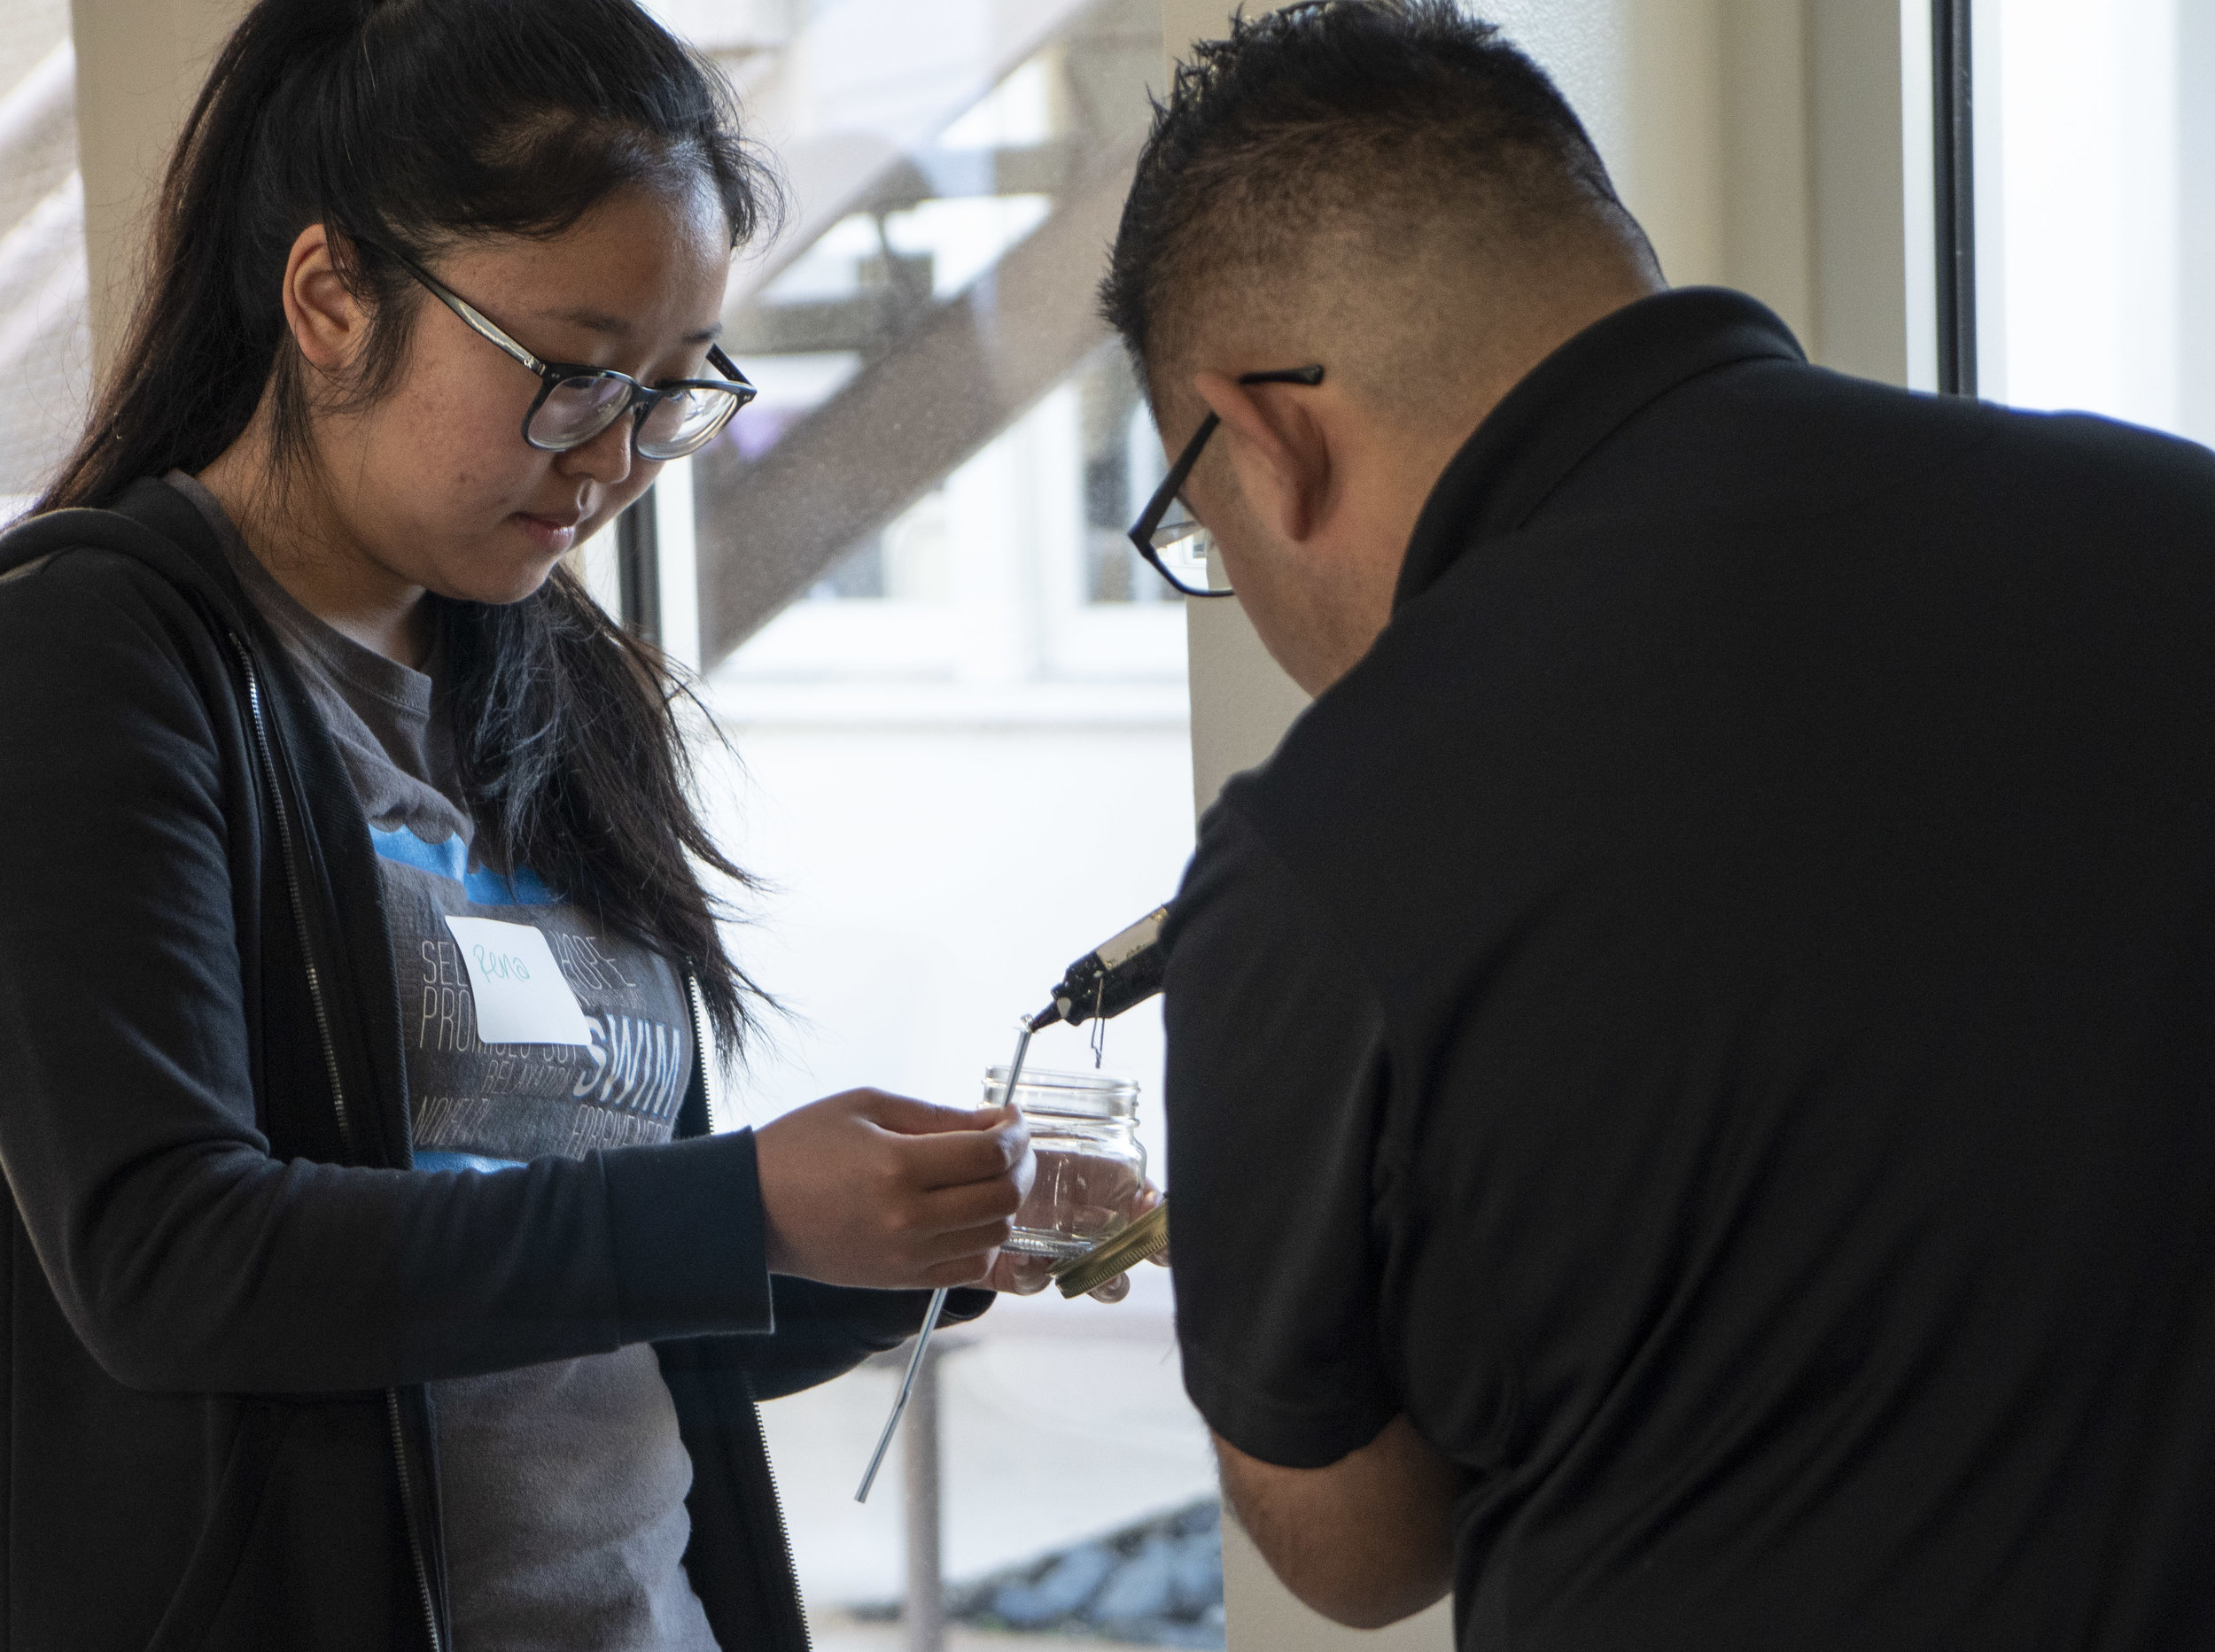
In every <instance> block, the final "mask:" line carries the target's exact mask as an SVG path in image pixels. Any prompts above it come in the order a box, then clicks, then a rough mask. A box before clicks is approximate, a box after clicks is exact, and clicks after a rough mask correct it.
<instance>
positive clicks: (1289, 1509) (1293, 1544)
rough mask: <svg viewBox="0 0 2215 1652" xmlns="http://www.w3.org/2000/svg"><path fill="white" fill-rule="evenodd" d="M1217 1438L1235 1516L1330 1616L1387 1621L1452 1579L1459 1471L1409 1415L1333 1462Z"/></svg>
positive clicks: (1291, 1585) (1353, 1623)
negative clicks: (1247, 1449) (1257, 1452)
mask: <svg viewBox="0 0 2215 1652" xmlns="http://www.w3.org/2000/svg"><path fill="white" fill-rule="evenodd" d="M1215 1442H1216V1460H1217V1462H1219V1463H1220V1464H1221V1465H1222V1469H1223V1490H1224V1495H1225V1496H1227V1497H1228V1498H1229V1499H1230V1501H1231V1506H1232V1509H1233V1510H1234V1511H1235V1512H1236V1513H1237V1515H1238V1517H1239V1524H1240V1525H1242V1526H1244V1527H1245V1528H1246V1530H1247V1533H1248V1535H1250V1536H1251V1537H1252V1538H1253V1540H1254V1544H1255V1547H1257V1548H1259V1549H1260V1550H1261V1551H1262V1557H1263V1559H1264V1560H1266V1561H1268V1562H1269V1566H1270V1570H1271V1571H1274V1572H1275V1573H1276V1574H1277V1576H1278V1578H1281V1579H1283V1581H1284V1585H1285V1586H1286V1588H1287V1589H1290V1590H1291V1591H1292V1592H1293V1593H1294V1594H1296V1595H1298V1596H1299V1597H1300V1598H1301V1599H1302V1600H1303V1601H1305V1602H1307V1603H1308V1604H1309V1605H1310V1606H1312V1607H1313V1608H1315V1609H1316V1610H1317V1611H1318V1612H1320V1613H1322V1614H1323V1615H1324V1617H1328V1618H1330V1619H1331V1620H1332V1621H1333V1622H1334V1623H1341V1624H1344V1625H1346V1626H1347V1627H1348V1628H1349V1629H1381V1628H1383V1627H1384V1626H1385V1625H1387V1624H1396V1623H1398V1622H1399V1621H1400V1619H1402V1618H1403V1617H1413V1616H1414V1615H1415V1614H1416V1613H1417V1612H1419V1611H1421V1610H1422V1609H1424V1608H1425V1607H1426V1606H1428V1605H1429V1604H1430V1603H1431V1602H1434V1601H1435V1600H1437V1599H1438V1598H1439V1597H1440V1596H1441V1595H1442V1594H1445V1593H1446V1591H1447V1590H1449V1589H1450V1588H1452V1587H1453V1584H1454V1544H1453V1509H1454V1497H1455V1493H1457V1491H1459V1489H1460V1485H1461V1474H1460V1471H1459V1470H1457V1469H1456V1468H1455V1467H1454V1466H1453V1465H1452V1464H1451V1463H1449V1462H1447V1461H1446V1459H1445V1458H1443V1457H1442V1456H1440V1455H1439V1454H1438V1453H1437V1452H1436V1451H1435V1450H1434V1448H1433V1447H1432V1446H1431V1445H1430V1444H1429V1442H1428V1441H1426V1440H1425V1439H1423V1437H1422V1436H1421V1435H1419V1434H1418V1433H1417V1432H1416V1431H1415V1428H1414V1425H1413V1424H1412V1423H1410V1422H1409V1421H1408V1420H1407V1418H1406V1416H1405V1415H1401V1416H1396V1417H1395V1418H1393V1419H1392V1421H1391V1422H1389V1423H1387V1424H1386V1425H1385V1428H1384V1431H1383V1432H1382V1433H1380V1434H1379V1435H1378V1436H1377V1438H1376V1439H1372V1440H1371V1441H1370V1442H1369V1444H1367V1445H1366V1446H1363V1447H1362V1448H1361V1449H1360V1450H1359V1451H1356V1452H1351V1453H1349V1454H1347V1455H1346V1456H1343V1457H1341V1458H1340V1459H1339V1460H1338V1461H1337V1462H1334V1463H1333V1464H1331V1466H1330V1467H1328V1468H1327V1469H1282V1468H1278V1466H1277V1465H1276V1464H1274V1463H1269V1462H1262V1461H1261V1460H1260V1459H1259V1458H1257V1457H1249V1456H1247V1454H1245V1453H1244V1452H1242V1451H1240V1449H1239V1448H1238V1447H1237V1446H1233V1445H1232V1444H1231V1443H1230V1442H1229V1441H1228V1440H1226V1439H1224V1438H1223V1437H1222V1436H1221V1435H1220V1434H1218V1435H1216V1437H1215Z"/></svg>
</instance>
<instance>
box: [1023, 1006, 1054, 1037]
mask: <svg viewBox="0 0 2215 1652" xmlns="http://www.w3.org/2000/svg"><path fill="white" fill-rule="evenodd" d="M1058 1020H1061V1011H1059V1010H1057V1009H1055V1008H1054V1007H1053V1005H1052V1004H1047V1005H1046V1007H1045V1009H1043V1010H1041V1011H1039V1012H1038V1014H1036V1015H1034V1016H1032V1017H1031V1018H1030V1020H1029V1021H1027V1022H1025V1023H1024V1026H1025V1027H1026V1028H1028V1029H1029V1030H1030V1031H1031V1032H1034V1033H1035V1032H1038V1030H1039V1029H1040V1028H1047V1027H1051V1026H1053V1024H1054V1022H1056V1021H1058Z"/></svg>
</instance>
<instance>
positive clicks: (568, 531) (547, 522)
mask: <svg viewBox="0 0 2215 1652" xmlns="http://www.w3.org/2000/svg"><path fill="white" fill-rule="evenodd" d="M515 519H516V520H517V522H519V523H521V524H523V531H525V533H527V534H529V535H530V536H531V537H532V539H536V540H537V541H538V542H539V543H540V545H541V546H543V547H546V549H548V550H549V551H551V552H553V553H554V554H555V555H557V556H558V555H561V554H562V553H563V552H564V551H566V550H568V549H569V547H571V545H573V544H575V543H576V542H577V524H579V522H581V521H583V520H584V518H583V517H581V516H532V514H531V513H530V512H529V511H527V510H519V511H517V512H516V518H515Z"/></svg>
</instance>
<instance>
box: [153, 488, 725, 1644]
mask: <svg viewBox="0 0 2215 1652" xmlns="http://www.w3.org/2000/svg"><path fill="white" fill-rule="evenodd" d="M167 479H168V481H169V483H170V484H171V485H173V486H175V488H176V489H177V490H178V491H179V492H182V493H183V494H184V495H185V497H186V498H188V499H190V500H191V501H192V502H193V504H194V505H195V506H197V507H198V508H199V510H200V513H201V515H202V516H205V517H206V519H207V521H208V523H209V524H210V525H211V526H213V527H214V530H215V533H216V537H217V538H218V539H221V541H222V545H223V548H224V551H225V553H226V554H227V555H229V558H230V561H231V563H232V565H233V567H234V568H235V569H236V570H237V574H238V578H239V579H240V581H241V583H242V584H243V585H244V586H245V589H246V593H247V594H248V596H249V597H250V598H251V599H252V600H253V603H254V605H255V606H256V607H257V608H258V609H260V611H261V613H262V615H263V616H264V617H266V618H267V619H268V622H269V624H270V625H271V627H272V628H273V629H274V630H275V631H276V633H277V636H278V637H279V638H280V639H281V640H283V642H284V647H285V651H286V653H287V654H288V655H290V656H291V661H292V663H293V665H294V667H295V668H296V669H297V670H298V671H299V674H300V677H301V679H302V681H303V682H304V683H305V684H306V686H307V691H308V694H309V695H310V696H311V697H312V698H313V699H314V701H315V705H316V708H317V709H318V710H320V711H321V712H322V713H323V719H324V722H325V724H326V725H328V726H329V728H330V733H331V735H332V738H333V739H334V740H336V741H337V742H338V749H339V752H340V754H341V755H342V756H343V757H344V758H345V760H346V772H347V775H348V777H349V778H350V779H352V780H353V782H354V790H355V791H356V792H357V793H358V794H359V795H360V797H361V805H362V809H363V810H364V812H366V813H367V814H368V816H369V835H370V838H371V841H372V842H373V843H374V845H375V847H376V849H377V872H378V876H379V880H380V881H381V882H382V884H383V888H384V895H385V919H386V922H387V924H388V926H389V927H390V929H391V931H392V954H393V957H394V958H395V959H396V960H397V961H398V965H399V969H400V1001H401V1004H402V1006H403V1011H404V1012H405V1014H406V1020H407V1043H408V1106H409V1113H410V1121H411V1130H412V1136H413V1140H414V1145H415V1153H416V1165H417V1167H419V1168H423V1169H430V1170H468V1171H477V1172H480V1173H483V1174H492V1175H497V1174H499V1173H501V1171H502V1170H504V1169H509V1168H510V1167H513V1166H515V1165H517V1164H519V1163H522V1162H524V1161H525V1160H530V1159H532V1158H535V1157H538V1156H540V1155H541V1154H554V1153H558V1154H563V1155H565V1156H568V1157H571V1158H579V1157H582V1156H583V1155H584V1154H585V1153H586V1152H589V1151H591V1150H592V1149H594V1148H595V1147H602V1146H618V1145H624V1144H631V1143H636V1142H660V1141H667V1140H668V1139H669V1137H670V1135H671V1133H672V1129H673V1128H674V1127H675V1123H676V1117H677V1109H678V1107H679V1106H680V1105H681V1104H682V1102H683V1100H684V1094H685V1089H686V1085H687V1082H688V1078H689V1076H690V1074H691V1067H692V1055H693V1035H692V1021H691V1017H690V1014H689V1013H688V1002H687V994H686V990H685V985H684V982H683V981H681V980H680V978H679V977H678V975H677V973H676V972H675V971H674V970H672V968H671V967H670V966H669V964H668V962H667V960H665V959H664V958H660V957H658V956H657V955H656V954H654V953H652V952H650V951H649V950H646V949H645V948H642V947H640V946H638V945H636V944H635V943H633V942H629V941H626V940H625V939H624V938H622V937H620V936H618V935H610V934H608V933H607V932H606V931H605V930H604V929H602V928H601V927H599V926H597V925H595V923H594V922H593V921H592V919H590V917H589V916H588V915H587V913H585V912H583V911H579V909H578V908H577V907H575V906H573V905H571V904H568V903H566V902H564V901H563V900H562V899H561V897H560V896H558V895H556V893H555V892H554V891H552V890H550V889H548V888H546V887H545V885H544V884H543V883H541V882H540V880H539V879H538V878H536V877H535V876H533V875H532V873H530V872H529V871H528V870H523V869H518V870H517V871H516V872H515V873H513V874H512V875H511V876H510V875H502V874H501V873H499V872H496V871H494V870H492V869H491V868H488V867H486V866H485V865H481V864H473V857H472V855H471V853H470V846H471V843H472V842H473V839H474V836H475V832H474V823H473V822H472V821H471V819H470V814H469V811H468V810H467V809H466V807H465V806H464V805H463V803H462V798H461V795H460V787H459V786H458V784H457V783H456V780H455V771H454V758H453V751H452V748H451V745H450V743H449V741H448V735H447V718H446V717H445V716H444V715H443V707H442V706H440V705H439V702H438V691H437V686H436V684H435V682H434V680H433V679H432V678H431V676H428V675H426V674H425V673H424V672H421V671H411V670H409V669H408V667H407V666H404V665H401V664H400V663H398V662H396V661H392V660H388V659H386V658H385V656H384V655H380V654H378V653H377V652H376V651H374V650H373V649H370V648H364V647H362V646H361V644H359V643H357V642H354V641H353V640H350V639H348V638H346V637H345V636H343V635H341V634H340V633H339V632H337V631H335V630H333V629H332V628H331V627H330V625H327V624H324V623H323V621H322V620H320V619H318V618H316V617H315V615H313V614H311V613H309V612H308V611H307V609H304V608H302V607H301V606H300V605H299V602H297V601H294V600H293V598H292V597H291V594H290V593H287V592H286V591H285V589H284V586H281V585H279V584H278V583H277V582H276V579H275V578H272V577H271V575H270V574H269V572H268V570H267V569H266V568H264V567H263V566H262V565H261V563H260V562H259V561H258V560H257V559H256V558H255V557H254V555H253V553H252V552H251V551H249V550H248V549H247V547H246V545H245V541H244V540H243V539H241V538H240V537H239V534H238V531H237V528H236V527H235V526H234V525H233V524H232V523H231V521H230V518H229V516H228V515H226V514H225V512H224V510H223V508H222V507H221V505H220V504H218V503H217V502H216V500H215V499H214V495H213V494H211V493H209V492H208V491H207V490H206V488H205V487H203V486H202V485H200V484H199V483H198V481H197V480H196V479H194V478H193V477H189V476H185V475H183V474H182V473H172V474H171V475H170V477H168V478H167ZM449 916H453V917H471V918H491V919H498V920H500V921H502V922H508V923H523V924H530V925H532V926H533V927H536V928H538V929H539V930H540V932H541V933H543V934H544V935H545V936H546V937H547V942H548V946H549V947H550V948H551V950H552V951H553V954H554V958H555V960H556V963H557V964H558V965H559V966H561V970H562V973H563V978H564V979H565V980H566V981H568V983H569V985H570V988H571V990H572V991H573V992H574V993H575V994H576V996H577V1000H578V1005H579V1008H580V1009H581V1010H582V1011H583V1012H584V1014H585V1017H586V1021H587V1027H588V1028H589V1031H590V1035H591V1038H592V1043H589V1044H585V1045H571V1044H551V1045H539V1044H487V1043H484V1042H483V1041H482V1040H480V1039H479V1038H478V1036H477V1028H476V1021H475V1012H474V1004H473V1001H472V998H471V996H470V983H469V975H468V971H467V970H466V969H465V968H463V967H462V959H461V958H460V956H459V951H458V948H457V947H456V945H455V939H454V936H453V935H452V933H451V932H450V931H449V930H448V929H447V927H446V923H445V919H447V917H449ZM431 1400H432V1407H433V1410H434V1413H435V1415H437V1417H438V1421H439V1470H440V1481H441V1505H442V1510H443V1514H444V1524H445V1530H446V1555H447V1594H448V1599H449V1601H450V1602H451V1604H452V1607H453V1613H454V1639H455V1652H525V1648H530V1649H532V1652H571V1649H572V1648H573V1649H574V1652H587V1648H589V1652H715V1647H716V1642H715V1637H714V1635H713V1634H712V1633H711V1631H710V1630H709V1628H708V1622H707V1617H706V1614H705V1613H703V1611H702V1610H701V1608H700V1602H699V1601H698V1599H697V1597H696V1596H695V1595H694V1594H693V1592H692V1586H691V1582H690V1580H689V1579H688V1578H687V1577H686V1575H685V1570H684V1552H685V1546H686V1544H687V1542H688V1540H689V1539H690V1537H691V1530H692V1528H691V1520H690V1516H688V1513H687V1510H686V1508H685V1494H686V1493H688V1491H690V1490H691V1487H692V1460H691V1458H690V1456H689V1455H688V1454H687V1453H686V1451H685V1447H684V1443H683V1441H682V1440H681V1439H680V1438H679V1437H678V1432H677V1414H676V1409H675V1408H674V1406H673V1405H672V1402H671V1400H670V1397H669V1390H668V1388H667V1386H666V1385H665V1384H664V1383H663V1381H662V1377H661V1369H660V1367H659V1365H658V1364H657V1362H656V1360H655V1357H654V1351H653V1349H652V1348H651V1347H649V1346H646V1345H644V1344H639V1345H636V1346H632V1347H628V1348H623V1349H619V1350H618V1351H617V1352H616V1353H604V1354H593V1355H589V1356H587V1357H586V1358H584V1359H578V1360H560V1361H554V1362H552V1363H550V1364H545V1365H533V1366H527V1367H525V1368H524V1369H520V1370H513V1371H501V1372H497V1373H495V1374H494V1375H492V1376H488V1377H466V1378H462V1379H457V1380H454V1381H449V1382H441V1383H434V1384H431Z"/></svg>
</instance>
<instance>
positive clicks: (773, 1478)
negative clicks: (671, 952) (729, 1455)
mask: <svg viewBox="0 0 2215 1652" xmlns="http://www.w3.org/2000/svg"><path fill="white" fill-rule="evenodd" d="M685 997H687V998H688V999H689V1000H690V1001H691V1004H692V1056H693V1061H694V1063H695V1065H696V1070H697V1072H698V1074H699V1078H700V1100H701V1102H702V1104H703V1105H702V1108H701V1111H703V1113H706V1114H707V1115H708V1130H709V1132H710V1134H712V1133H713V1132H714V1129H715V1092H714V1091H713V1090H711V1089H709V1088H708V1050H709V1043H708V1012H707V1004H706V1002H705V1001H704V1000H703V998H702V997H701V996H700V976H699V973H698V972H697V971H696V970H695V969H694V968H693V967H692V963H691V960H690V959H689V958H688V959H687V960H686V961H685ZM746 1398H747V1400H749V1401H750V1403H751V1404H752V1406H753V1408H754V1428H755V1430H756V1431H757V1432H758V1433H759V1434H760V1436H761V1467H762V1472H763V1473H764V1474H766V1476H767V1477H768V1479H769V1512H770V1514H771V1516H773V1517H774V1519H775V1520H776V1523H777V1542H778V1544H779V1546H780V1547H781V1548H782V1549H783V1550H784V1575H785V1577H786V1578H788V1579H789V1581H790V1582H791V1585H792V1598H793V1602H794V1611H795V1615H796V1616H797V1617H798V1618H799V1622H800V1646H799V1652H812V1648H813V1647H814V1645H815V1637H814V1635H813V1634H812V1633H811V1632H810V1631H809V1629H808V1626H807V1609H806V1607H805V1605H804V1604H803V1603H802V1602H800V1564H799V1562H798V1561H797V1559H795V1558H794V1556H793V1553H792V1532H791V1529H790V1528H789V1526H787V1525H786V1524H785V1523H784V1498H783V1495H782V1494H781V1493H780V1492H779V1491H778V1490H777V1464H776V1462H775V1460H774V1459H773V1458H772V1457H771V1456H770V1454H769V1433H768V1431H767V1430H766V1429H765V1428H763V1427H762V1425H761V1401H760V1400H757V1399H755V1397H754V1379H753V1378H752V1377H747V1378H746Z"/></svg>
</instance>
